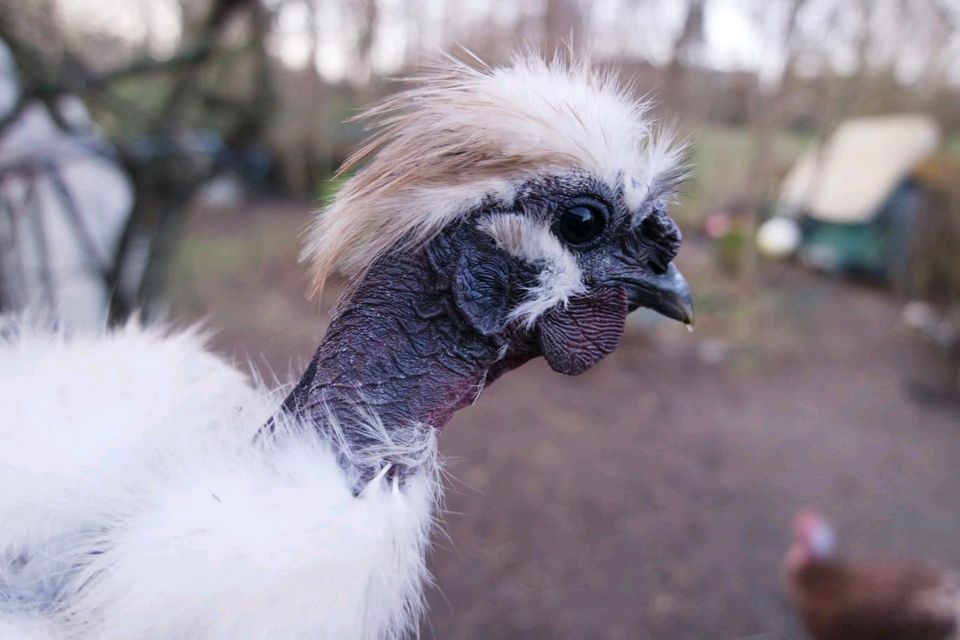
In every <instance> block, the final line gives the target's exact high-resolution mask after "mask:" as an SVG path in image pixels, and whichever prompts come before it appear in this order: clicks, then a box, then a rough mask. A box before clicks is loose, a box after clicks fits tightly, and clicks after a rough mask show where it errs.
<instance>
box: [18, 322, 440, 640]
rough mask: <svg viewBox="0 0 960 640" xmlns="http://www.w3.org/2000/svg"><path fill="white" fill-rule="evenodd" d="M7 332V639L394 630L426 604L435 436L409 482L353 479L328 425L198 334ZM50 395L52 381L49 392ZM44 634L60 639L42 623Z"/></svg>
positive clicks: (400, 451)
mask: <svg viewBox="0 0 960 640" xmlns="http://www.w3.org/2000/svg"><path fill="white" fill-rule="evenodd" d="M6 335H7V336H8V338H7V339H6V340H5V341H4V342H3V343H2V344H0V403H2V406H4V407H5V410H6V411H7V413H8V416H10V417H11V419H10V420H6V421H4V423H3V424H2V426H0V625H6V629H5V628H4V626H0V630H3V631H4V634H5V635H4V634H0V637H2V638H7V637H11V636H12V637H17V636H15V635H13V633H14V632H13V631H10V629H14V628H16V629H18V630H19V631H18V632H19V633H20V635H21V637H23V638H25V639H26V638H29V639H31V640H32V638H43V637H50V638H58V639H59V638H61V637H62V638H65V639H70V640H74V639H84V640H86V639H88V638H89V639H92V638H97V639H110V638H117V639H120V638H124V639H127V638H173V637H176V638H281V637H282V638H391V637H396V636H399V635H401V634H402V633H403V632H405V631H409V630H410V629H411V628H412V626H413V625H415V623H416V621H417V620H418V619H419V617H420V612H421V606H422V604H421V602H422V600H421V589H422V583H423V581H424V580H425V579H426V569H425V567H424V555H425V551H426V545H427V541H428V538H429V531H430V527H431V524H432V515H431V514H432V511H433V508H434V504H435V502H436V500H437V498H438V493H439V483H438V481H437V477H436V475H435V470H436V464H435V459H436V446H435V437H434V436H433V435H432V432H428V431H425V432H424V433H425V434H426V435H424V437H423V438H422V439H421V440H419V441H417V442H414V443H393V442H389V439H388V438H387V437H386V431H385V430H383V429H382V428H378V427H377V425H376V424H373V425H371V427H370V431H371V433H382V434H384V438H386V440H385V441H384V443H383V449H382V450H383V451H385V452H386V451H391V452H392V453H393V455H406V456H416V457H417V458H418V459H419V460H422V461H424V463H425V464H423V465H422V466H421V469H422V470H421V472H419V473H418V474H417V475H415V476H413V477H411V478H408V479H407V481H406V482H407V484H406V485H405V487H404V488H403V490H402V491H401V490H400V489H399V487H398V486H397V485H396V484H395V483H390V482H388V481H387V480H386V479H385V476H384V475H383V474H381V476H379V477H378V478H377V479H376V480H374V481H373V482H371V483H370V484H369V485H367V486H366V488H365V489H364V490H363V492H362V493H361V495H360V496H359V497H354V495H353V491H352V487H353V484H352V479H351V478H347V477H346V476H345V475H344V472H343V471H342V470H341V467H340V466H339V464H338V463H337V461H336V459H335V456H334V454H333V452H332V451H331V449H330V446H331V445H330V443H329V442H327V441H324V440H321V439H320V438H319V437H318V436H317V435H315V433H316V432H315V431H314V430H313V429H312V428H307V427H304V428H299V427H300V426H299V425H291V424H281V425H279V429H280V431H281V433H279V434H278V436H279V437H277V438H274V439H272V440H270V441H269V442H263V443H261V444H260V445H257V446H255V445H254V444H253V441H254V434H255V433H256V431H257V430H258V428H259V427H260V425H262V424H263V422H264V420H265V419H266V417H267V416H268V415H269V413H270V412H271V410H273V409H275V407H276V406H278V404H279V402H278V399H277V398H276V397H274V396H273V395H272V394H270V393H268V392H266V391H264V390H262V389H258V388H256V387H255V386H253V385H251V384H249V383H248V382H247V381H246V380H245V377H244V376H243V375H242V374H240V373H239V372H238V371H236V370H235V369H234V368H232V367H230V366H229V365H227V364H226V363H224V362H223V361H221V360H220V359H218V358H216V357H214V356H212V355H211V354H209V353H208V352H206V351H205V350H204V349H203V346H202V341H201V339H200V337H199V336H198V335H197V333H196V332H193V331H187V332H181V333H174V334H163V333H162V332H159V331H152V330H144V329H141V328H139V327H136V326H129V327H127V328H125V329H122V330H120V331H117V332H114V333H110V334H102V335H97V336H73V337H68V336H64V335H62V334H59V333H56V332H48V331H37V330H33V329H29V328H23V327H21V328H15V329H12V330H8V331H6ZM40 390H42V393H38V391H40ZM44 633H46V634H47V635H46V636H44V635H42V634H44Z"/></svg>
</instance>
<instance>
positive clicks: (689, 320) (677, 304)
mask: <svg viewBox="0 0 960 640" xmlns="http://www.w3.org/2000/svg"><path fill="white" fill-rule="evenodd" d="M618 280H619V281H620V282H622V283H623V284H625V285H627V293H628V294H629V296H630V310H631V311H633V310H634V309H636V308H638V307H647V308H648V309H653V310H654V311H656V312H657V313H662V314H663V315H665V316H667V317H668V318H672V319H674V320H679V321H680V322H682V323H684V324H693V297H692V296H691V295H690V286H689V285H688V284H687V281H686V279H684V277H683V274H681V273H680V270H679V269H677V268H676V267H675V266H674V265H673V264H672V263H671V264H670V266H668V267H667V270H666V271H665V272H663V273H661V274H659V275H656V274H648V273H645V274H643V275H638V276H632V277H629V278H627V277H620V278H618Z"/></svg>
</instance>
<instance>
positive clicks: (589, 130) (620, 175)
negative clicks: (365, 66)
mask: <svg viewBox="0 0 960 640" xmlns="http://www.w3.org/2000/svg"><path fill="white" fill-rule="evenodd" d="M414 82H415V84H414V86H413V87H412V88H410V89H408V90H405V91H401V92H400V93H397V94H395V95H393V96H392V97H389V98H387V99H386V100H384V101H383V102H381V103H380V104H378V105H376V106H374V107H372V108H371V109H369V110H368V111H367V112H366V113H364V114H363V115H362V116H360V118H361V119H363V120H365V121H367V122H368V123H369V126H370V129H371V130H372V132H373V133H372V136H371V138H370V139H369V140H368V141H367V142H366V143H365V144H363V145H362V146H361V147H360V148H359V149H358V150H357V151H356V152H355V153H354V154H353V155H352V156H351V157H350V158H349V159H348V160H347V162H346V163H345V164H344V166H343V168H342V169H341V171H340V173H341V174H345V173H347V172H349V171H351V170H353V169H354V168H358V167H359V169H358V171H357V173H356V175H354V176H353V177H352V178H350V179H349V180H347V182H346V183H345V184H344V186H343V188H342V189H341V190H340V193H339V194H338V195H337V196H336V198H335V199H334V201H333V202H332V203H331V204H330V205H329V206H328V207H327V208H326V210H325V211H324V212H323V213H322V214H321V215H320V216H319V217H318V219H317V221H316V223H315V224H314V226H313V228H312V229H311V231H310V232H309V236H308V239H307V243H306V247H305V249H304V252H303V257H304V259H305V260H308V261H310V262H311V263H312V268H313V274H314V278H315V286H316V288H317V289H319V288H321V287H322V285H323V282H324V280H325V279H326V278H327V277H328V276H329V275H330V274H331V273H332V272H333V271H335V270H340V271H342V272H343V273H345V274H346V275H348V276H350V277H355V276H357V275H358V274H361V273H362V272H363V271H364V270H365V269H367V268H368V267H369V266H370V265H371V264H372V263H373V261H374V260H376V259H377V258H378V257H379V256H380V255H382V254H383V253H384V252H386V251H388V250H389V249H391V248H392V247H395V246H398V245H399V244H400V243H402V242H407V243H410V246H415V245H417V244H419V243H422V242H424V241H426V240H428V239H429V238H430V237H431V236H432V235H433V234H435V233H437V232H438V231H439V230H440V229H442V228H443V227H444V226H446V225H447V224H449V223H450V222H452V221H454V220H456V219H457V218H458V217H459V216H462V215H464V214H466V213H467V212H469V211H470V210H472V209H474V208H476V207H477V206H478V205H480V204H481V203H483V202H487V201H493V202H499V203H503V204H509V203H510V202H511V200H512V198H513V196H514V193H515V190H516V187H517V186H518V185H519V184H520V183H522V182H523V181H525V180H528V179H530V178H533V177H536V176H543V175H549V174H559V173H564V172H568V171H571V170H580V171H587V172H589V173H590V174H591V175H593V176H595V177H597V178H599V179H601V180H605V181H607V182H609V183H610V184H617V183H619V182H620V181H622V184H623V188H624V196H625V199H626V201H627V203H628V204H631V205H634V204H638V203H641V202H643V201H644V200H645V199H646V197H647V196H648V195H649V193H650V190H651V189H654V188H655V187H656V185H657V184H658V182H659V183H662V182H664V181H666V182H672V181H673V180H674V179H675V178H676V177H677V174H678V171H679V170H678V167H679V166H680V150H679V149H678V148H677V147H676V146H675V145H674V144H673V140H672V137H671V136H669V135H665V134H658V133H657V130H656V128H655V127H654V125H653V123H652V122H651V119H650V117H649V104H648V103H647V102H644V101H642V100H638V99H636V98H635V97H633V96H632V95H631V94H630V92H629V91H628V90H626V89H624V88H623V87H622V85H620V84H619V83H618V81H617V80H616V78H615V77H614V76H613V75H612V74H611V73H608V72H603V71H598V70H596V69H593V68H592V67H591V66H590V65H589V63H588V62H587V61H586V60H581V61H569V60H563V59H561V58H555V59H554V60H552V61H550V62H547V61H544V60H543V59H541V58H539V57H536V56H526V57H523V58H519V59H517V60H515V61H514V62H513V63H512V64H511V65H509V66H505V67H488V66H479V67H472V66H468V65H466V64H463V63H459V62H455V61H454V62H450V63H446V64H443V65H439V66H436V67H434V68H433V69H432V70H430V71H428V72H427V73H426V74H425V75H423V76H421V77H419V78H415V79H414ZM361 165H363V166H361Z"/></svg>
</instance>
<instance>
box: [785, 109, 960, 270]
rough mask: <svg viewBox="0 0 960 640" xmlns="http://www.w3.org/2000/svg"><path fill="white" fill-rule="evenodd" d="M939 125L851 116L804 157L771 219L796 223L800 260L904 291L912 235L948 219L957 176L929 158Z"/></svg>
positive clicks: (906, 117)
mask: <svg viewBox="0 0 960 640" xmlns="http://www.w3.org/2000/svg"><path fill="white" fill-rule="evenodd" d="M940 139H941V134H940V127H939V126H938V124H937V122H936V121H935V120H934V119H933V118H931V117H929V116H925V115H922V114H902V115H890V116H879V117H862V118H853V119H850V120H847V121H845V122H843V123H842V124H841V125H840V126H839V127H838V128H837V129H836V130H835V131H834V133H833V134H832V135H831V136H830V137H829V138H828V139H827V140H826V141H825V142H824V143H823V144H821V145H818V146H816V147H815V148H813V149H811V150H809V151H807V152H806V153H804V154H803V155H802V156H801V157H800V158H799V159H798V160H797V162H796V163H795V164H794V166H793V167H792V168H791V170H790V172H789V173H788V174H787V177H786V179H785V180H784V182H783V187H782V190H781V193H780V199H779V203H778V206H777V216H779V217H789V218H793V219H795V220H797V221H798V222H799V226H800V234H799V238H800V246H799V255H800V258H801V260H802V261H804V262H805V263H807V264H809V265H812V266H814V267H816V268H819V269H823V270H825V271H830V272H840V273H861V274H870V275H874V276H878V277H881V278H884V279H886V280H888V281H890V282H891V283H893V284H894V285H896V286H898V287H900V286H905V285H906V284H907V283H908V282H909V281H910V279H911V276H910V274H911V271H912V270H913V269H914V265H915V262H916V258H917V255H916V246H917V243H918V236H919V234H920V230H921V229H924V228H927V227H929V226H930V225H929V221H928V220H926V219H927V218H929V217H931V216H952V215H953V214H952V213H951V212H950V211H951V210H952V207H951V206H949V203H950V202H951V201H952V196H951V195H950V191H951V190H952V188H953V187H952V186H951V185H956V184H960V173H958V171H957V169H956V167H953V166H952V165H951V163H950V161H948V160H947V159H946V158H944V157H942V156H937V155H936V152H937V149H938V147H939V146H940Z"/></svg>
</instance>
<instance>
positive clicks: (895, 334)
mask: <svg viewBox="0 0 960 640" xmlns="http://www.w3.org/2000/svg"><path fill="white" fill-rule="evenodd" d="M295 208H296V207H295ZM305 215H306V214H305V211H294V212H290V211H285V212H284V213H282V214H279V213H277V212H276V211H273V210H272V209H271V208H269V207H268V208H267V210H266V211H264V210H260V211H259V212H258V213H256V212H255V213H251V214H248V215H247V217H245V218H243V219H242V220H239V221H238V220H237V219H236V218H231V219H230V222H229V224H226V223H225V222H224V221H223V220H222V219H221V220H219V221H218V219H217V217H216V216H208V217H207V218H206V219H205V221H204V222H202V223H201V224H198V225H195V228H194V229H193V230H192V231H191V235H190V238H189V241H188V242H187V243H186V244H185V246H184V250H183V252H182V254H183V255H182V256H181V259H180V261H179V263H178V267H177V271H176V277H175V280H174V306H173V312H174V315H175V317H177V318H181V319H196V318H199V317H201V316H205V317H207V318H208V319H209V325H210V326H212V327H218V328H221V329H222V330H221V332H220V333H219V334H218V336H217V337H216V339H215V346H216V347H217V348H218V349H220V350H221V351H222V352H224V353H229V354H233V355H234V356H235V357H236V358H237V360H238V361H243V360H247V359H251V360H252V361H253V363H254V364H255V365H256V366H257V368H258V369H259V370H260V371H261V373H262V372H264V371H266V370H273V371H275V372H277V373H276V377H277V379H278V380H279V381H281V382H288V381H290V380H291V379H292V378H293V377H295V376H296V375H298V374H299V372H300V371H299V367H301V366H302V365H303V363H305V362H306V360H307V359H308V357H309V355H310V354H311V353H312V351H313V349H314V348H315V346H316V343H317V340H318V338H319V336H320V335H321V332H322V321H321V320H320V319H319V317H320V315H319V314H318V312H317V310H316V308H315V305H312V304H310V303H307V302H305V301H304V300H303V295H302V294H303V291H304V288H305V280H304V278H303V277H302V276H301V275H300V273H301V272H300V270H299V269H298V268H297V267H296V266H295V265H294V261H293V257H294V255H295V254H294V246H295V243H296V239H295V231H296V229H297V228H298V227H299V225H301V224H302V223H303V222H304V221H305V220H306V217H305ZM684 251H685V252H686V253H681V259H680V265H681V268H684V269H686V268H687V267H688V266H690V265H688V264H687V262H689V263H693V264H692V271H693V273H694V274H699V273H702V272H704V271H705V270H707V269H709V268H710V266H709V265H710V263H709V261H708V256H709V254H708V253H707V252H706V251H705V250H704V249H703V247H700V248H699V249H697V248H696V243H693V245H692V247H691V248H690V249H685V250H684ZM692 280H693V281H694V282H693V284H694V288H695V292H696V294H697V296H698V299H697V301H698V303H701V309H700V313H701V320H702V326H703V327H704V328H703V330H700V329H698V331H697V332H695V333H693V334H688V333H686V332H685V331H683V329H682V327H680V326H679V325H673V324H669V323H655V324H653V323H652V324H644V325H643V326H642V328H641V329H639V330H636V329H635V330H633V331H631V332H630V334H629V335H628V336H627V337H626V339H625V341H624V344H623V346H622V347H621V348H620V349H619V350H618V351H617V352H616V353H615V354H613V355H612V356H610V357H609V358H607V359H606V360H605V361H604V362H602V363H601V364H600V365H599V366H597V367H596V368H595V369H593V370H592V371H590V372H588V373H586V374H585V375H583V376H580V377H564V376H560V375H558V374H555V373H553V372H551V371H550V370H549V368H548V367H547V366H546V365H545V364H543V363H542V362H537V363H532V364H529V365H527V366H525V367H523V368H522V369H520V370H519V371H516V372H513V373H512V374H510V375H509V376H506V377H505V378H504V379H502V380H501V381H499V382H497V383H496V384H494V385H493V386H492V387H491V388H490V389H488V390H487V391H486V392H485V393H484V395H483V396H482V397H481V398H480V400H479V402H478V403H477V404H476V405H474V406H473V407H470V408H468V409H466V410H464V411H463V412H461V413H460V414H458V415H457V416H456V417H455V418H454V420H453V422H452V423H451V424H450V425H449V426H448V427H447V428H446V430H445V433H444V435H443V437H442V439H441V449H442V451H443V453H444V455H445V456H446V457H447V458H448V464H447V469H448V471H449V472H450V476H451V479H450V480H449V481H448V485H449V486H448V491H447V501H446V506H447V512H446V514H445V516H444V518H443V521H444V530H445V535H437V536H436V548H435V551H434V553H433V556H432V559H431V567H432V569H433V572H434V574H435V576H436V582H437V587H436V588H435V589H433V590H432V591H431V592H430V615H429V622H428V623H425V624H424V630H423V634H424V636H425V637H426V638H437V639H460V638H463V639H466V638H576V639H579V638H610V639H614V638H663V639H695V638H721V639H735V638H739V639H747V638H756V639H760V638H769V639H781V638H800V637H803V636H802V634H801V632H800V630H799V627H798V626H797V622H796V620H795V619H794V617H793V615H792V613H791V611H790V609H789V606H788V604H787V602H786V601H785V600H784V597H783V592H782V589H781V586H780V576H779V563H780V558H781V556H782V554H783V552H784V550H785V548H786V546H787V544H788V534H789V521H790V518H791V516H792V514H793V513H794V512H795V511H796V510H797V509H799V508H802V507H805V506H816V507H818V508H820V509H822V510H823V511H825V512H826V513H827V514H828V515H830V516H832V517H833V518H834V519H835V520H836V522H837V524H838V526H839V528H840V531H841V533H842V537H843V538H842V539H843V543H844V545H845V547H847V548H849V549H850V550H852V551H854V552H856V553H892V554H900V553H902V554H911V555H921V556H924V557H927V558H930V559H934V560H938V561H942V562H945V563H948V564H951V565H953V566H956V567H960V464H958V460H960V408H958V407H960V405H958V404H957V402H956V399H955V398H951V397H949V396H946V395H943V394H941V393H940V390H942V389H944V388H946V387H947V384H946V382H945V381H946V380H947V379H948V375H947V372H946V369H945V367H944V366H943V363H941V362H939V361H938V360H937V358H936V356H935V354H934V353H933V352H932V351H931V350H930V349H929V348H928V347H927V346H926V345H924V344H923V343H922V342H920V341H919V340H918V339H916V338H915V337H914V336H911V335H910V334H909V333H908V332H907V331H906V330H905V329H904V328H903V326H902V323H901V321H900V317H899V305H898V304H897V303H896V302H895V301H894V300H893V299H892V298H891V297H890V296H888V295H887V294H886V293H884V292H883V291H880V290H877V289H872V288H869V287H865V286H862V285H855V284H849V283H842V282H836V281H830V280H828V279H825V278H823V277H820V276H816V275H812V274H808V273H803V272H800V271H797V270H793V269H787V268H778V269H774V270H772V272H771V273H770V274H769V275H767V276H766V277H765V280H764V282H765V284H764V285H763V288H764V291H765V292H766V293H765V294H764V295H767V296H768V297H769V298H770V299H773V300H776V301H777V302H776V305H775V306H776V309H777V311H776V313H772V314H770V315H769V316H763V317H762V318H761V319H760V320H759V321H757V322H755V323H754V325H752V326H751V328H750V329H749V331H748V332H747V334H746V335H743V332H742V331H741V334H740V335H739V337H737V339H730V338H729V336H725V334H724V331H725V327H726V325H725V324H724V323H723V322H721V316H723V314H728V315H729V314H730V310H729V309H728V308H726V307H725V306H724V305H723V304H720V303H717V301H716V300H715V299H714V298H713V297H712V292H713V290H714V289H719V288H720V287H721V285H720V284H714V282H715V281H713V280H711V279H709V278H702V277H698V276H695V277H693V278H692ZM728 306H729V305H728ZM784 336H787V337H788V338H787V339H785V338H784ZM784 344H786V345H787V346H786V347H784ZM268 377H269V375H268Z"/></svg>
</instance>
